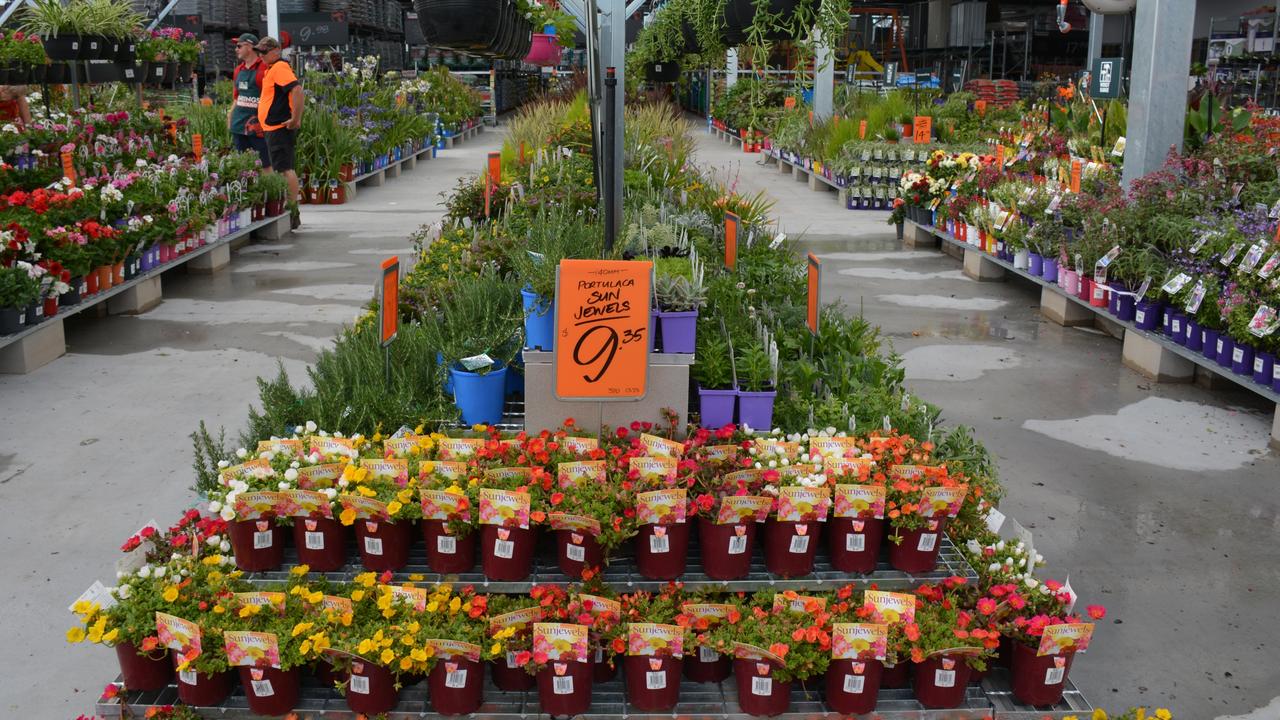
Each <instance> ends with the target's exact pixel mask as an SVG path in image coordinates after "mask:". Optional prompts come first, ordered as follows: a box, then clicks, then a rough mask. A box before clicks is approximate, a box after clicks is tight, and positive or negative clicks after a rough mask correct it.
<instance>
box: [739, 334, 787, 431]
mask: <svg viewBox="0 0 1280 720" xmlns="http://www.w3.org/2000/svg"><path fill="white" fill-rule="evenodd" d="M736 357H737V359H736V362H735V365H736V367H737V369H738V423H739V424H740V425H742V426H743V427H744V428H754V429H757V430H769V429H770V428H772V427H773V404H774V401H775V400H776V399H777V396H778V344H777V343H776V342H775V341H774V339H773V336H772V334H771V333H770V332H769V331H768V330H766V329H764V328H761V329H760V332H759V333H758V334H755V335H752V336H750V337H748V338H746V339H744V340H743V341H742V342H741V344H740V345H739V347H738V350H737V355H736Z"/></svg>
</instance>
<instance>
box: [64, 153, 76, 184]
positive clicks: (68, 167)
mask: <svg viewBox="0 0 1280 720" xmlns="http://www.w3.org/2000/svg"><path fill="white" fill-rule="evenodd" d="M62 176H63V177H65V178H66V179H68V180H70V181H71V184H72V185H75V184H76V166H75V165H74V164H72V162H71V153H70V152H63V153H62Z"/></svg>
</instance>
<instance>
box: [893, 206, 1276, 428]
mask: <svg viewBox="0 0 1280 720" xmlns="http://www.w3.org/2000/svg"><path fill="white" fill-rule="evenodd" d="M906 226H907V232H906V233H905V235H904V243H903V244H904V245H906V246H907V247H910V248H918V247H925V246H928V247H941V248H942V249H944V250H945V249H947V248H951V249H952V250H959V251H960V252H961V253H962V257H963V261H964V272H965V275H967V276H968V277H970V278H973V279H974V280H979V281H988V280H1002V279H1004V278H1006V277H1009V276H1012V277H1017V278H1019V279H1022V280H1024V281H1028V282H1031V283H1034V284H1035V285H1037V286H1039V287H1040V312H1041V314H1043V315H1044V316H1045V317H1047V318H1049V319H1050V320H1052V321H1054V322H1056V323H1058V324H1059V325H1064V326H1076V325H1092V324H1096V325H1099V326H1101V327H1102V328H1103V329H1104V330H1107V331H1108V332H1109V333H1110V334H1111V335H1113V336H1115V337H1117V339H1120V340H1122V341H1123V343H1124V346H1123V351H1122V355H1121V358H1122V362H1123V363H1124V365H1125V366H1126V367H1128V368H1130V369H1131V370H1134V371H1135V372H1138V373H1141V374H1142V375H1144V376H1146V377H1149V378H1151V379H1153V380H1155V381H1157V382H1193V381H1195V380H1197V378H1202V379H1204V380H1205V381H1207V382H1209V383H1210V386H1212V385H1213V384H1214V383H1217V384H1222V383H1232V384H1235V385H1237V386H1239V387H1241V388H1243V389H1245V390H1247V391H1249V392H1252V393H1254V394H1256V395H1258V396H1260V397H1262V398H1263V399H1264V400H1266V401H1267V402H1269V403H1274V404H1275V405H1276V411H1275V416H1274V418H1273V420H1272V425H1271V445H1272V446H1273V447H1277V448H1280V393H1277V392H1275V390H1274V389H1272V388H1269V387H1267V386H1264V385H1261V384H1259V383H1256V382H1254V381H1253V376H1252V374H1249V375H1240V374H1236V373H1234V372H1232V371H1231V369H1230V368H1227V367H1224V366H1222V365H1219V364H1218V363H1217V362H1214V361H1212V360H1210V359H1208V358H1206V357H1205V356H1204V355H1203V354H1201V353H1198V352H1195V351H1193V350H1188V349H1187V348H1185V347H1183V346H1182V345H1179V344H1177V343H1176V342H1174V341H1173V340H1172V339H1171V338H1169V337H1168V336H1166V335H1163V334H1160V333H1154V332H1150V331H1147V330H1142V329H1140V328H1138V327H1137V325H1135V324H1134V323H1132V322H1128V321H1124V320H1120V319H1119V318H1117V317H1115V316H1113V315H1112V314H1111V313H1110V312H1108V310H1107V308H1106V307H1105V306H1103V307H1096V306H1094V305H1091V304H1089V302H1088V301H1087V300H1083V299H1081V298H1079V297H1077V296H1075V295H1072V294H1071V293H1068V292H1067V291H1065V290H1063V289H1062V288H1061V287H1059V286H1058V284H1057V283H1052V282H1049V281H1048V280H1046V279H1044V278H1042V277H1037V276H1035V275H1032V274H1031V273H1029V272H1027V271H1025V270H1021V269H1019V268H1016V267H1014V265H1013V263H1011V262H1008V261H1006V260H1002V259H1000V258H998V257H996V256H995V255H993V254H991V253H989V252H986V251H985V250H983V249H982V248H980V247H978V246H977V245H974V244H972V243H968V242H965V241H964V240H961V239H959V238H957V237H955V236H954V235H952V234H950V233H948V232H946V231H945V230H943V229H941V228H938V227H934V226H930V225H921V224H919V223H915V222H911V221H907V223H906ZM948 254H951V253H948Z"/></svg>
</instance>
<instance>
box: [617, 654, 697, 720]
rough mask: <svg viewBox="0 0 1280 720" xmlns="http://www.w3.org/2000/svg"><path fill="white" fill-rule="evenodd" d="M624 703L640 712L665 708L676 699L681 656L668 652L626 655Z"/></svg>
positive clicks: (666, 709)
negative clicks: (625, 700)
mask: <svg viewBox="0 0 1280 720" xmlns="http://www.w3.org/2000/svg"><path fill="white" fill-rule="evenodd" d="M625 664H626V672H625V673H623V674H624V675H625V676H626V679H627V704H629V705H630V706H631V707H632V708H633V709H635V710H640V711H642V712H667V711H669V710H671V709H672V708H674V707H675V706H676V703H678V702H680V668H681V666H682V664H683V662H682V659H681V658H678V657H672V656H670V655H661V656H655V655H628V656H627V658H626V661H625Z"/></svg>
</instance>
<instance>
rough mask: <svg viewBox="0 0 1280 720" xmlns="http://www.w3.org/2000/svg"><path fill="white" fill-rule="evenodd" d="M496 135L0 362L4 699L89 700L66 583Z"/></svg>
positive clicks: (369, 290) (60, 713) (171, 500)
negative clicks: (39, 357)
mask: <svg viewBox="0 0 1280 720" xmlns="http://www.w3.org/2000/svg"><path fill="white" fill-rule="evenodd" d="M502 137H503V133H502V132H501V131H496V132H495V131H493V130H490V131H489V132H483V133H480V134H479V135H478V136H477V137H475V138H473V139H471V140H468V141H467V142H464V143H461V144H459V145H456V146H455V147H454V148H451V149H448V150H442V151H440V152H439V155H438V156H437V157H436V158H434V159H431V160H427V161H421V160H420V161H419V163H418V165H417V167H416V169H413V170H405V171H404V174H403V175H401V176H400V177H399V178H397V179H388V181H387V183H386V185H385V186H382V187H368V186H362V187H361V188H360V193H359V195H358V197H357V198H356V199H355V200H354V201H352V202H349V203H347V204H345V205H341V206H310V205H309V206H304V207H303V225H302V227H301V228H300V229H299V230H297V231H295V232H293V233H292V234H291V235H288V236H286V237H285V238H284V239H282V240H280V241H278V242H272V243H263V242H259V243H254V244H250V245H246V246H244V247H243V248H241V249H240V250H239V251H238V252H236V253H234V254H233V256H232V260H231V265H230V266H228V267H226V268H223V269H222V270H220V271H218V272H217V273H215V274H214V275H211V276H210V275H187V274H185V271H183V270H181V269H178V270H174V271H171V272H169V273H167V274H166V275H165V276H164V280H163V284H164V301H163V302H162V303H161V304H160V305H159V306H158V307H156V308H155V309H153V310H151V311H150V312H148V313H145V314H143V315H139V316H110V317H103V318H97V317H85V315H89V314H90V313H83V314H82V315H79V316H76V317H74V318H70V319H68V320H67V321H66V323H67V326H66V327H67V329H66V336H67V341H68V344H69V347H68V353H67V355H66V356H64V357H62V358H59V359H58V360H56V361H54V362H52V363H50V364H48V365H46V366H45V367H43V368H40V369H39V370H37V371H35V372H33V373H31V374H29V375H17V376H0V398H3V401H2V404H3V407H4V413H3V417H2V418H0V438H3V442H0V505H3V507H5V508H9V509H10V514H9V516H8V517H6V518H5V521H4V523H3V529H2V530H0V538H3V552H2V553H0V574H2V575H3V577H5V578H8V580H9V581H8V582H6V583H4V590H3V591H0V604H3V605H4V607H5V608H7V612H5V613H3V615H0V632H3V636H4V637H5V638H6V644H7V646H8V647H9V648H10V651H9V652H6V653H4V654H3V656H0V673H3V676H4V677H5V682H4V683H0V710H3V711H5V712H6V714H9V715H12V716H14V717H24V718H66V717H75V716H76V715H78V714H79V713H81V712H83V711H84V709H85V707H86V706H89V705H91V704H92V703H93V701H94V699H95V698H96V697H97V696H98V694H99V693H101V691H102V679H103V678H109V677H114V676H115V674H116V672H117V670H116V668H115V661H114V658H113V657H112V656H111V654H109V653H102V652H94V651H93V650H92V649H90V648H88V647H75V648H70V649H68V648H67V646H66V644H65V642H64V641H63V640H62V638H61V631H60V630H58V628H60V627H61V626H62V625H63V624H65V619H66V611H67V604H68V602H69V601H68V598H71V599H74V598H75V597H76V596H77V595H79V594H80V592H81V591H82V590H84V585H85V582H84V578H86V577H100V576H101V577H103V579H104V580H109V579H110V578H107V577H105V576H103V569H104V568H110V567H113V566H114V564H115V562H116V560H117V559H118V558H119V556H120V548H119V543H118V538H122V537H128V536H130V535H131V534H132V533H134V532H135V531H136V530H137V529H138V526H139V525H140V524H141V522H142V521H145V520H146V519H148V518H149V517H151V516H152V515H155V516H157V517H158V518H159V519H160V520H162V521H164V520H165V519H166V518H167V516H168V515H169V514H171V513H172V512H173V510H174V508H185V507H190V505H191V503H192V493H191V490H190V486H191V483H192V473H191V467H190V463H191V457H190V452H189V451H188V450H187V448H189V447H190V441H189V440H188V439H187V434H188V433H190V432H191V430H192V429H193V428H195V427H196V426H198V424H199V422H200V421H201V420H206V421H208V422H209V423H210V425H211V426H213V428H214V429H216V427H217V426H218V425H220V424H225V425H226V426H227V429H228V434H229V435H234V434H235V433H236V432H238V431H239V429H240V427H241V426H242V424H243V422H244V413H245V407H246V403H247V402H249V401H250V400H251V399H254V398H256V397H257V386H256V384H255V379H256V378H257V377H258V376H260V375H262V376H272V375H274V374H275V365H276V363H277V361H279V362H281V363H283V365H284V367H285V368H286V369H287V370H288V371H289V373H290V376H291V377H292V378H293V379H294V380H295V381H302V380H305V377H306V372H305V368H306V365H307V363H309V362H311V361H312V360H313V359H314V358H315V356H316V353H317V352H318V351H319V350H320V349H322V348H323V347H325V346H326V345H328V344H330V343H331V342H332V339H333V337H334V336H335V335H336V333H337V331H338V329H339V328H340V326H341V325H344V324H349V323H350V322H352V321H353V320H354V319H355V317H356V316H357V314H358V313H359V312H360V308H361V307H362V306H363V305H365V304H366V303H368V302H369V300H370V298H371V297H373V292H374V285H375V282H376V281H377V279H378V276H379V272H380V271H379V270H378V265H379V263H380V262H381V261H382V260H383V259H385V258H387V257H390V256H392V255H399V256H400V257H401V258H402V261H406V262H407V261H408V260H410V259H412V257H413V252H412V247H411V244H412V243H411V241H410V240H409V239H408V236H409V234H410V233H411V232H413V231H414V230H415V229H417V228H418V227H419V226H421V225H422V224H424V223H428V222H432V221H434V220H435V219H437V218H438V217H439V215H440V203H441V202H442V198H441V196H440V193H441V192H443V191H445V190H448V189H450V188H452V187H453V186H454V184H455V183H456V181H457V179H458V178H459V177H461V176H463V175H474V174H475V173H476V172H477V171H478V169H479V168H480V167H482V166H483V164H484V158H485V156H486V154H487V153H488V152H489V151H491V150H495V149H497V148H498V147H499V146H500V143H501V140H502ZM125 457H127V458H129V461H128V463H127V464H123V465H122V464H121V463H120V460H121V458H125ZM19 509H20V510H19ZM140 518H141V520H140ZM51 568H56V574H55V573H53V572H51ZM54 668H57V670H56V671H54V670H53V669H54ZM37 688H38V689H37Z"/></svg>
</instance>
